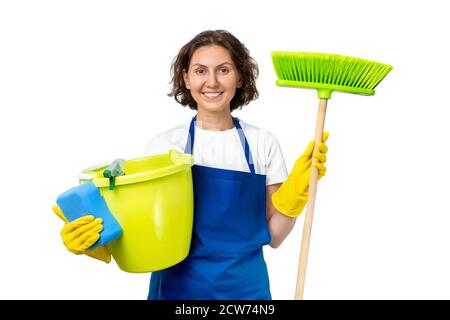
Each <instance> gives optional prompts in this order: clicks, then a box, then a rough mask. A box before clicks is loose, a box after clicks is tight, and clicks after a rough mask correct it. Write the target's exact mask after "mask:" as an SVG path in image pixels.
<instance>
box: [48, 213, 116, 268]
mask: <svg viewBox="0 0 450 320" xmlns="http://www.w3.org/2000/svg"><path fill="white" fill-rule="evenodd" d="M52 209H53V212H55V213H56V215H58V216H59V217H60V218H61V219H62V220H64V222H65V224H64V226H63V228H62V229H61V238H62V240H63V243H64V245H65V246H66V248H67V250H69V251H70V252H72V253H74V254H86V255H88V256H90V257H93V258H95V259H98V260H102V261H104V262H106V263H109V262H110V261H111V253H110V251H109V250H108V248H107V247H106V246H101V247H97V248H94V249H92V250H88V249H89V248H90V247H91V246H92V245H93V244H94V243H95V242H97V240H98V239H99V238H100V232H101V231H102V230H103V224H102V222H103V220H102V219H101V218H95V217H94V216H92V215H86V216H83V217H81V218H78V219H76V220H73V221H71V222H68V221H67V219H66V217H65V216H64V214H63V212H62V210H61V208H60V207H59V206H57V205H54V206H53V207H52Z"/></svg>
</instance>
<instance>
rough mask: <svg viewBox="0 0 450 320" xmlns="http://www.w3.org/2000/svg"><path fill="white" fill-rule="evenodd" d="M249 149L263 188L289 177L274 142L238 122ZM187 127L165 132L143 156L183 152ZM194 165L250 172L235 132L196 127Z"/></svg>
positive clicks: (258, 130) (265, 134) (156, 138)
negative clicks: (263, 176) (264, 185)
mask: <svg viewBox="0 0 450 320" xmlns="http://www.w3.org/2000/svg"><path fill="white" fill-rule="evenodd" d="M239 123H240V125H241V127H242V130H243V131H244V134H245V136H246V138H247V141H248V144H249V146H250V151H251V153H252V157H253V162H254V166H255V172H256V173H258V174H263V175H266V185H271V184H275V183H281V182H284V181H285V180H286V179H287V176H288V173H287V170H286V164H285V162H284V158H283V154H282V152H281V148H280V145H279V143H278V141H277V139H276V138H275V137H274V136H273V135H272V134H271V133H270V132H268V131H266V130H263V129H260V128H257V127H254V126H252V125H249V124H247V123H245V122H244V121H242V120H239ZM189 125H190V122H189V123H186V124H184V125H180V126H178V127H175V128H172V129H169V130H167V131H164V132H162V133H160V134H158V135H157V136H155V137H154V138H153V139H152V140H151V141H150V142H149V143H148V144H147V146H146V148H145V150H144V154H145V155H157V154H163V153H167V151H168V150H170V149H175V150H177V151H179V152H184V150H185V147H186V142H187V138H188V134H189ZM194 141H195V142H194V164H196V165H201V166H205V167H213V168H218V169H229V170H235V171H243V172H250V169H249V167H248V164H247V161H246V159H245V154H244V150H243V147H242V144H241V140H240V138H239V134H238V131H237V130H236V128H233V129H229V130H225V131H215V130H204V129H201V128H199V127H195V140H194Z"/></svg>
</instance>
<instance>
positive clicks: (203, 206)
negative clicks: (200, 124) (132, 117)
mask: <svg viewBox="0 0 450 320" xmlns="http://www.w3.org/2000/svg"><path fill="white" fill-rule="evenodd" d="M195 121H196V117H194V118H193V119H192V121H191V124H190V127H189V136H188V141H187V144H186V150H185V152H186V153H190V154H192V153H193V148H194V138H195ZM233 122H234V125H235V127H236V129H237V131H238V133H239V137H240V140H241V143H242V147H243V150H244V153H245V158H246V160H247V164H248V166H249V169H250V173H248V172H241V171H233V170H226V169H216V168H211V167H204V166H198V165H194V166H193V167H192V177H193V183H194V228H193V234H192V241H191V248H190V252H189V255H188V257H187V258H186V259H184V260H183V261H181V262H180V263H178V264H176V265H175V266H173V267H170V268H168V269H164V270H161V271H156V272H153V273H152V276H151V280H150V290H149V294H148V299H160V300H178V299H187V300H193V299H205V300H234V299H235V300H244V299H247V300H248V299H251V300H253V299H254V300H262V299H265V300H268V299H271V295H270V288H269V277H268V274H267V266H266V263H265V261H264V257H263V250H262V246H263V245H265V244H268V243H269V242H270V233H269V229H268V226H267V220H266V176H265V175H260V174H256V173H255V167H254V165H253V160H252V155H251V152H250V148H249V145H248V142H247V139H246V137H245V135H244V132H243V130H242V128H241V126H240V124H239V121H238V120H237V119H235V118H233ZM189 137H190V138H191V139H189Z"/></svg>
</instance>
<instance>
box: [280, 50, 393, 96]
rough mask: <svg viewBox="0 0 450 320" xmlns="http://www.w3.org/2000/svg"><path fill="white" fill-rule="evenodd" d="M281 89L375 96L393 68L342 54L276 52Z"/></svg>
mask: <svg viewBox="0 0 450 320" xmlns="http://www.w3.org/2000/svg"><path fill="white" fill-rule="evenodd" d="M272 61H273V65H274V68H275V72H276V74H277V77H278V79H279V81H277V84H278V85H280V86H293V87H307V88H317V89H329V90H338V91H344V92H351V93H357V94H368V95H371V94H374V93H375V91H374V89H375V87H376V86H377V85H378V84H379V83H380V82H381V80H383V78H384V77H385V76H386V75H387V74H388V73H389V72H390V71H391V70H392V66H390V65H388V64H384V63H379V62H375V61H369V60H365V59H360V58H354V57H348V56H343V55H338V54H326V53H315V52H289V51H275V52H272Z"/></svg>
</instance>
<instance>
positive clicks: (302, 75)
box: [272, 51, 392, 300]
mask: <svg viewBox="0 0 450 320" xmlns="http://www.w3.org/2000/svg"><path fill="white" fill-rule="evenodd" d="M272 61H273V65H274V68H275V72H276V74H277V77H278V80H277V85H278V86H281V87H296V88H309V89H317V91H318V98H319V111H318V115H317V122H316V132H315V136H314V141H315V148H314V152H318V149H317V144H318V143H320V142H322V135H323V127H324V124H325V114H326V110H327V102H328V99H330V98H331V93H332V92H333V91H340V92H346V93H355V94H362V95H374V94H375V91H374V89H375V87H376V86H377V85H378V84H379V83H380V82H381V80H383V78H384V77H385V76H386V75H387V74H388V73H389V71H391V70H392V66H390V65H387V64H383V63H379V62H374V61H368V60H364V59H359V58H353V57H347V56H342V55H337V54H325V53H313V52H281V51H276V52H272ZM313 161H314V162H315V160H314V159H313ZM317 180H318V169H317V168H316V167H314V166H312V167H311V178H310V182H309V194H308V208H307V211H306V217H305V222H304V226H303V237H302V245H301V248H300V259H299V264H298V273H297V285H296V288H295V299H297V300H299V299H303V290H304V287H305V275H306V264H307V261H308V251H309V242H310V238H311V228H312V220H313V216H314V204H315V201H316V193H317Z"/></svg>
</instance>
